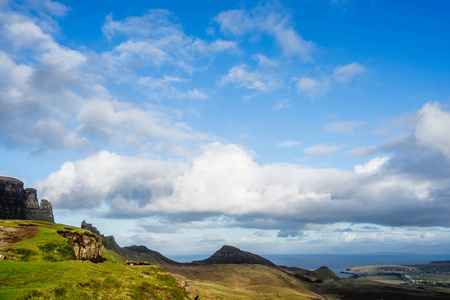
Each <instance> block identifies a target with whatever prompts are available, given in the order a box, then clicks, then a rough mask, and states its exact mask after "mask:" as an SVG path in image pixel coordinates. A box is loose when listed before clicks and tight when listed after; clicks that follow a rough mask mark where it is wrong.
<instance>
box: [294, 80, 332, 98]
mask: <svg viewBox="0 0 450 300" xmlns="http://www.w3.org/2000/svg"><path fill="white" fill-rule="evenodd" d="M329 86H330V81H329V79H327V78H325V79H323V80H317V79H313V78H309V77H303V78H301V79H300V80H299V81H298V82H297V89H298V90H299V91H300V92H302V93H305V94H307V95H308V96H309V97H310V98H311V99H314V98H316V97H318V96H320V95H322V94H323V93H325V92H326V91H327V90H328V89H329Z"/></svg>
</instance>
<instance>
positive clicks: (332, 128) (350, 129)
mask: <svg viewBox="0 0 450 300" xmlns="http://www.w3.org/2000/svg"><path fill="white" fill-rule="evenodd" d="M364 124H365V123H364V122H354V121H347V122H343V121H337V122H332V123H329V124H327V126H325V128H324V131H327V132H335V133H347V134H348V133H354V131H355V130H356V129H357V128H360V127H362V126H363V125H364Z"/></svg>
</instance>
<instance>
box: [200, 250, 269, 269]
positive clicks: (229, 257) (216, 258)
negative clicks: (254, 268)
mask: <svg viewBox="0 0 450 300" xmlns="http://www.w3.org/2000/svg"><path fill="white" fill-rule="evenodd" d="M192 264H193V265H216V264H258V265H266V266H272V267H275V266H276V265H275V264H274V263H272V262H271V261H270V260H268V259H265V258H263V257H261V256H259V255H256V254H253V253H250V252H246V251H242V250H240V249H239V248H236V247H233V246H228V245H224V246H223V247H222V248H220V249H219V250H217V251H216V253H214V254H213V255H212V256H211V257H209V258H207V259H205V260H198V261H194V262H192Z"/></svg>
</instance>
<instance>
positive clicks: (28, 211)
mask: <svg viewBox="0 0 450 300" xmlns="http://www.w3.org/2000/svg"><path fill="white" fill-rule="evenodd" d="M0 219H18V220H40V221H46V222H51V223H54V222H55V219H54V217H53V207H52V204H51V203H50V202H49V201H48V200H45V199H43V200H42V201H41V204H40V205H39V200H38V198H37V191H36V190H35V189H32V188H27V189H24V187H23V182H22V181H20V180H18V179H15V178H10V177H0Z"/></svg>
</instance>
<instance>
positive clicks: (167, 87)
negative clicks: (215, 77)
mask: <svg viewBox="0 0 450 300" xmlns="http://www.w3.org/2000/svg"><path fill="white" fill-rule="evenodd" d="M187 81H189V80H187V79H183V78H178V77H171V76H164V77H163V78H154V77H140V78H139V79H138V81H137V83H138V84H139V85H140V86H141V87H142V89H143V90H144V91H145V94H146V95H147V96H148V97H150V98H154V99H197V100H205V99H208V98H209V95H208V94H207V93H206V92H204V91H201V90H198V89H196V88H194V89H192V90H188V91H181V90H180V88H177V87H176V86H175V84H182V83H185V82H187Z"/></svg>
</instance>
